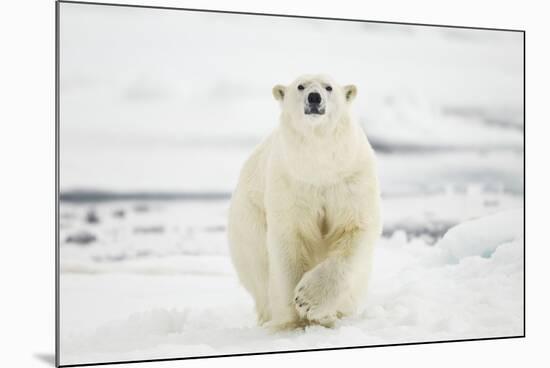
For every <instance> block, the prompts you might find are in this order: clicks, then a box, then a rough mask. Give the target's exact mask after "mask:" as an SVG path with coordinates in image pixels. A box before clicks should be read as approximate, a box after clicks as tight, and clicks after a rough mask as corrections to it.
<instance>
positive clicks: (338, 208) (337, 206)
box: [293, 183, 356, 242]
mask: <svg viewBox="0 0 550 368" xmlns="http://www.w3.org/2000/svg"><path fill="white" fill-rule="evenodd" d="M354 196H355V195H354V190H353V188H351V187H350V186H348V185H346V184H345V183H342V184H337V185H331V186H328V187H317V188H316V187H311V186H307V187H304V188H301V189H300V190H297V191H296V192H295V201H296V202H295V206H294V211H293V212H294V213H293V218H294V223H295V224H296V226H297V227H298V231H299V233H300V234H301V236H302V237H303V238H304V239H307V240H311V241H317V242H319V241H320V240H330V238H332V237H333V235H334V234H336V233H338V232H339V229H342V228H344V227H346V226H347V223H348V222H349V221H351V220H352V219H353V217H354V213H355V212H356V211H355V209H354V206H355V203H356V201H354Z"/></svg>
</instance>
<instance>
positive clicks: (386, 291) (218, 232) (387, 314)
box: [60, 193, 523, 364]
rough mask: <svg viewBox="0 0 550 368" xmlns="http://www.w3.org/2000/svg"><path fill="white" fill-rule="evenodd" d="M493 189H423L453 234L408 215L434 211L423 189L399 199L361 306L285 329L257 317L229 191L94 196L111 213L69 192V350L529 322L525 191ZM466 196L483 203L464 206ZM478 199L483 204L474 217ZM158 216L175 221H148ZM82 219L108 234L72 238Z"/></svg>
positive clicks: (170, 347)
mask: <svg viewBox="0 0 550 368" xmlns="http://www.w3.org/2000/svg"><path fill="white" fill-rule="evenodd" d="M441 196H443V197H445V198H441ZM492 196H493V197H492V198H493V199H494V198H497V199H499V200H500V202H499V203H500V205H497V206H496V208H495V206H489V207H486V206H484V205H483V203H485V201H486V198H485V196H484V195H481V194H480V195H479V196H478V197H477V199H474V198H475V196H473V195H471V194H470V195H468V194H465V193H462V194H460V193H458V194H456V193H447V194H443V195H431V196H427V197H425V198H423V199H422V200H420V199H418V198H416V199H414V200H417V201H419V202H422V204H423V206H424V207H425V208H430V211H429V212H430V216H431V218H432V219H434V218H436V219H440V220H441V221H447V222H449V224H457V223H458V224H457V225H450V226H451V228H450V230H449V231H447V232H446V233H445V235H444V236H443V238H441V234H439V235H437V233H430V232H429V231H427V232H426V231H423V228H420V230H419V232H418V233H414V232H413V233H411V234H407V232H406V230H404V229H402V228H400V225H399V224H401V223H407V224H411V223H425V222H423V221H422V218H425V217H424V216H425V214H423V212H422V211H419V210H418V209H417V210H413V209H414V206H409V204H410V203H412V202H411V201H412V200H413V199H412V198H409V199H404V198H399V197H398V198H394V199H388V200H386V201H385V202H384V203H385V207H384V210H385V213H389V214H390V215H389V216H388V217H387V222H388V226H390V225H391V226H393V227H395V228H396V230H395V231H394V232H393V233H392V234H391V235H386V236H385V237H383V239H382V240H381V241H380V242H379V244H378V246H377V249H376V252H375V262H374V269H373V274H372V281H371V285H370V289H369V293H368V296H367V298H366V299H365V301H364V304H363V306H362V307H361V309H360V311H359V313H358V314H357V315H356V316H353V317H350V318H346V319H343V320H341V321H340V322H338V323H337V325H336V327H335V328H334V329H326V328H323V327H318V326H312V327H308V328H307V329H306V330H305V331H292V332H284V333H271V332H269V331H267V330H266V329H264V328H261V327H258V326H256V323H255V315H254V311H253V303H252V300H251V298H250V296H249V295H248V294H247V293H246V292H245V291H244V289H243V288H242V287H241V286H240V284H239V282H238V280H237V278H236V275H235V272H234V270H233V267H232V265H231V261H230V258H229V256H228V250H227V246H226V241H225V222H224V221H225V213H226V210H227V205H228V203H227V201H212V202H209V203H202V202H201V203H189V202H187V201H182V202H167V203H155V202H153V203H150V204H149V205H148V206H143V205H142V206H136V205H135V204H131V203H125V202H119V203H117V202H114V203H106V204H99V205H98V204H95V205H94V211H95V212H96V213H97V216H98V218H99V222H98V223H88V222H86V214H87V213H88V211H89V210H90V209H89V206H90V205H81V204H79V205H72V204H68V205H63V206H62V218H63V219H64V220H63V222H62V231H61V237H62V244H61V264H60V267H61V285H60V286H61V352H62V361H63V363H64V364H71V363H78V362H80V363H81V362H98V361H118V360H134V359H154V358H166V357H185V356H200V355H219V354H235V353H243V352H262V351H274V350H277V351H282V350H296V349H314V348H326V347H341V346H364V345H371V344H393V343H400V342H415V341H416V342H419V341H434V340H452V339H467V338H480V337H491V336H516V335H521V334H522V333H523V304H522V303H523V302H522V300H523V299H522V295H523V266H522V264H523V263H522V262H523V237H522V226H523V225H522V216H523V215H522V211H523V210H522V208H521V204H522V202H521V200H520V199H518V198H517V197H514V196H510V195H506V194H492ZM465 200H466V201H469V202H470V205H469V206H464V207H463V208H464V209H465V211H462V212H461V211H458V210H457V208H461V207H460V205H461V202H463V201H465ZM441 203H446V204H447V206H445V205H443V206H441V205H440V204H441ZM476 203H477V206H476V205H475V204H476ZM452 204H454V205H452ZM143 207H145V208H147V211H144V210H143ZM136 208H137V209H138V210H137V211H136ZM392 208H404V209H408V211H403V212H401V213H400V212H396V211H393V210H392ZM513 208H516V209H513ZM116 209H118V210H123V211H124V213H125V216H124V218H122V219H121V218H119V217H116V216H115V215H114V213H115V210H116ZM472 212H477V213H478V214H482V215H481V216H478V217H479V218H477V219H472V220H468V221H464V219H465V218H469V217H470V216H471V213H472ZM212 214H213V215H214V216H210V217H209V215H212ZM415 214H416V215H415ZM414 216H416V217H417V218H416V220H415V221H414V218H413V217H414ZM159 223H163V224H164V230H163V231H159V232H141V231H135V230H136V229H140V228H143V227H145V226H146V225H147V224H148V225H149V226H150V228H155V226H156V224H159ZM83 229H86V231H89V232H91V233H93V234H95V235H96V236H97V238H98V240H97V241H96V242H92V243H90V244H75V243H69V242H66V241H64V239H66V238H67V237H68V235H69V234H71V233H72V232H73V231H82V230H83ZM500 229H506V230H505V231H504V232H500V231H499V230H500ZM424 230H425V229H424ZM488 234H491V235H488ZM497 234H498V235H497ZM434 236H435V237H436V239H437V240H436V241H435V243H434V244H431V242H432V241H433V240H434ZM487 249H490V250H491V252H488V251H487Z"/></svg>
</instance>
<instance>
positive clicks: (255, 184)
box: [239, 132, 276, 192]
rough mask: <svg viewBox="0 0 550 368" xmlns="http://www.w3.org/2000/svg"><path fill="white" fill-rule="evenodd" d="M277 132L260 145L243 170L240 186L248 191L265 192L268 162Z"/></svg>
mask: <svg viewBox="0 0 550 368" xmlns="http://www.w3.org/2000/svg"><path fill="white" fill-rule="evenodd" d="M275 134H276V133H275V132H274V133H272V134H271V135H270V136H269V137H267V138H266V139H265V140H264V141H263V142H262V143H260V144H259V145H258V146H257V147H256V148H255V149H254V151H253V152H252V154H251V155H250V157H249V158H248V159H247V160H246V162H245V163H244V165H243V168H242V170H241V174H240V179H239V186H240V187H242V189H245V190H246V191H254V192H263V188H264V184H265V176H266V175H265V174H266V168H267V166H268V163H267V161H268V160H269V156H270V154H271V149H272V146H273V141H274V140H275V138H274V136H275Z"/></svg>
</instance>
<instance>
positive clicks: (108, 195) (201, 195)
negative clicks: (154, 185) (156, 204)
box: [59, 190, 231, 203]
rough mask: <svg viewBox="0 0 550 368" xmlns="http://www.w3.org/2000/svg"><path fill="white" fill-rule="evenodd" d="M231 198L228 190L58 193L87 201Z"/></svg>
mask: <svg viewBox="0 0 550 368" xmlns="http://www.w3.org/2000/svg"><path fill="white" fill-rule="evenodd" d="M230 198H231V193H229V192H195V193H189V192H114V191H101V190H70V191H65V192H62V193H60V195H59V199H60V201H62V202H72V203H89V202H111V201H173V200H186V201H219V200H228V199H230Z"/></svg>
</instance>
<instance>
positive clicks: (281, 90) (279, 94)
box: [272, 84, 286, 101]
mask: <svg viewBox="0 0 550 368" xmlns="http://www.w3.org/2000/svg"><path fill="white" fill-rule="evenodd" d="M272 92H273V97H275V99H276V100H277V101H282V100H283V98H284V97H285V92H286V87H285V86H282V85H280V84H277V85H276V86H275V87H273V90H272Z"/></svg>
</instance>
